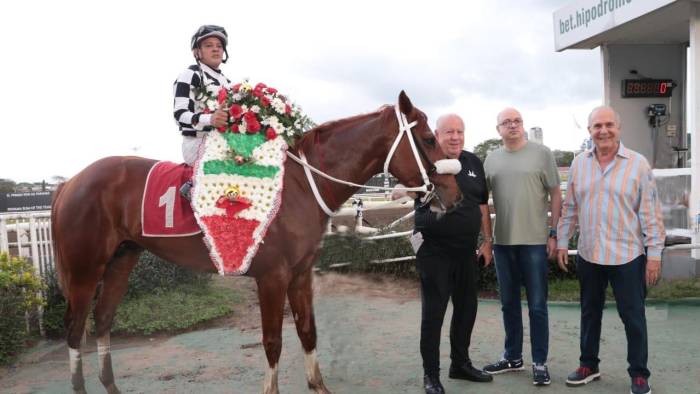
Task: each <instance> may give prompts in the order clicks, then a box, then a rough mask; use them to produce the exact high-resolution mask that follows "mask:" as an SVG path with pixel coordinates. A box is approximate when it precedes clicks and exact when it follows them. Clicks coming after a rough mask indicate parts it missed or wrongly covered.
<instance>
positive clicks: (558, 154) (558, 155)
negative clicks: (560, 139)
mask: <svg viewBox="0 0 700 394" xmlns="http://www.w3.org/2000/svg"><path fill="white" fill-rule="evenodd" d="M552 154H554V160H555V161H556V162H557V167H571V162H572V161H574V152H569V151H566V150H557V149H555V150H554V152H552Z"/></svg>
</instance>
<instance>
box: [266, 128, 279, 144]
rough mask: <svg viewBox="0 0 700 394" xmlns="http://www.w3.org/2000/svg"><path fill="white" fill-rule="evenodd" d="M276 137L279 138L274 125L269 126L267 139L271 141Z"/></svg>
mask: <svg viewBox="0 0 700 394" xmlns="http://www.w3.org/2000/svg"><path fill="white" fill-rule="evenodd" d="M275 138H277V132H276V131H275V129H273V128H272V127H268V128H267V131H265V139H266V140H268V141H269V140H274V139H275Z"/></svg>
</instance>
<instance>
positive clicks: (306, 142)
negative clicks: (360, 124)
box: [292, 104, 393, 152]
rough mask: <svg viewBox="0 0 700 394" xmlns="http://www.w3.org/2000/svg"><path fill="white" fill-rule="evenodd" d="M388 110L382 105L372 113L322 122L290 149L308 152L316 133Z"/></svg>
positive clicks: (387, 105) (386, 105) (388, 106)
mask: <svg viewBox="0 0 700 394" xmlns="http://www.w3.org/2000/svg"><path fill="white" fill-rule="evenodd" d="M389 108H393V106H391V105H389V104H384V105H382V106H381V107H379V108H377V109H376V110H374V111H372V112H365V113H362V114H358V115H354V116H349V117H347V118H341V119H336V120H329V121H327V122H324V123H322V124H320V125H318V126H316V127H314V128H312V129H311V130H309V131H307V132H306V133H304V136H303V137H302V138H301V139H300V140H299V141H297V143H295V144H294V146H293V147H292V148H293V149H295V150H298V149H303V150H304V151H307V152H308V151H309V149H311V147H312V145H313V144H314V137H315V134H316V133H324V132H328V131H330V130H334V129H337V128H339V127H340V126H344V125H346V124H349V123H353V122H356V121H359V120H364V119H365V118H367V117H369V116H373V115H376V114H382V115H385V112H387V109H389Z"/></svg>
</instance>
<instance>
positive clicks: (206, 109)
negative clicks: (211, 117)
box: [202, 108, 211, 114]
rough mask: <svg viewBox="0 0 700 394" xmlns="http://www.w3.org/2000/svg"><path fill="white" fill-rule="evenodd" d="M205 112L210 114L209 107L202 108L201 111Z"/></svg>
mask: <svg viewBox="0 0 700 394" xmlns="http://www.w3.org/2000/svg"><path fill="white" fill-rule="evenodd" d="M202 112H203V113H205V114H210V113H211V110H210V109H209V108H204V111H202Z"/></svg>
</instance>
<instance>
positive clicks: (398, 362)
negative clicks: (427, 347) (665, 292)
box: [0, 274, 700, 394]
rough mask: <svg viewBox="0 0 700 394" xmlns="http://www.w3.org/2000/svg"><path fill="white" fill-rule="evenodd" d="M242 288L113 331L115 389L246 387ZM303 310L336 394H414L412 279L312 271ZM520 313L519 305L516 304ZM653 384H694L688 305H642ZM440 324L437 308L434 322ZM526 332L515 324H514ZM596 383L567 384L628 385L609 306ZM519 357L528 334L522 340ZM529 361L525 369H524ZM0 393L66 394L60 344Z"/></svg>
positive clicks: (92, 385) (488, 341)
mask: <svg viewBox="0 0 700 394" xmlns="http://www.w3.org/2000/svg"><path fill="white" fill-rule="evenodd" d="M226 281H227V282H226V283H227V284H228V285H231V286H235V287H236V288H238V289H241V290H242V293H243V295H244V300H243V302H242V303H241V304H240V306H239V307H238V308H237V310H236V314H235V315H234V317H231V318H227V319H223V320H220V321H218V322H216V323H215V324H214V325H213V327H211V328H209V329H206V330H198V331H193V332H189V333H184V334H180V335H174V336H154V337H145V338H144V337H136V338H134V337H132V338H115V339H114V340H113V359H114V364H115V374H116V379H117V383H118V385H119V387H120V388H121V389H122V391H123V392H134V393H192V392H197V393H256V392H260V389H261V384H262V380H263V376H264V366H265V364H266V362H265V357H264V352H263V349H262V346H261V344H260V336H261V333H260V327H259V321H260V320H259V314H258V311H257V303H256V301H255V294H254V288H255V285H254V282H252V281H250V280H249V279H245V278H234V279H226ZM315 291H316V294H317V297H316V302H315V310H316V317H317V326H318V332H319V340H318V349H319V350H318V352H319V361H320V363H321V371H322V373H323V375H324V378H325V381H326V383H327V385H328V387H329V388H330V389H331V390H334V392H338V393H404V392H409V393H420V392H421V387H420V382H421V367H420V365H421V364H420V356H419V353H418V337H419V320H420V301H419V291H418V288H417V285H416V283H415V282H412V281H404V280H387V279H382V278H380V277H367V276H343V275H337V274H327V275H323V276H317V277H316V280H315ZM524 314H525V321H526V322H527V315H526V314H527V309H524ZM578 319H579V309H578V307H577V306H575V305H568V306H567V305H552V306H550V332H551V339H550V359H549V364H550V370H551V373H552V376H553V380H554V381H553V383H552V387H550V388H547V389H545V390H549V391H551V392H552V393H559V392H568V390H569V389H567V388H566V387H565V386H564V384H563V379H564V377H565V376H566V374H567V373H568V372H570V370H571V369H572V368H574V367H576V366H577V361H576V360H577V358H578V354H577V353H578ZM647 319H648V321H649V332H650V360H649V365H650V369H651V370H652V374H653V375H652V381H651V382H652V385H653V386H654V393H700V389H699V388H700V370H699V369H698V367H697V364H696V363H697V360H698V359H699V358H700V334H698V330H697V327H698V326H700V307H698V306H692V305H685V306H684V305H679V306H668V305H657V306H650V307H648V308H647ZM448 321H449V311H448V316H446V322H448ZM501 327H502V326H501V318H500V306H499V305H498V304H497V303H496V302H494V301H480V305H479V315H478V319H477V324H476V327H475V331H474V334H473V337H472V338H473V340H472V348H471V356H472V359H473V361H474V362H475V363H476V364H477V365H483V364H485V363H487V362H490V361H493V360H494V359H495V358H496V357H497V356H498V355H499V354H500V351H501V349H502V341H503V333H502V328H501ZM526 332H527V331H526ZM447 337H448V325H445V326H444V331H443V342H442V343H443V346H442V347H441V351H442V358H441V361H442V363H443V368H446V367H447V366H448V365H449V356H448V353H449V346H448V339H447ZM603 337H604V339H603V342H602V344H601V359H603V363H602V364H601V369H602V373H603V379H602V381H600V382H596V383H594V384H590V385H588V387H583V388H580V389H577V390H575V391H576V393H577V394H579V393H600V392H610V393H613V392H615V393H624V392H629V380H628V378H627V375H626V371H625V368H626V362H625V353H626V349H625V339H624V330H623V327H622V324H621V322H620V320H619V318H618V317H617V314H616V312H615V310H614V308H612V309H611V308H608V312H607V314H606V317H605V318H604V323H603ZM283 340H284V345H283V351H282V358H281V361H280V372H279V374H280V375H279V380H280V388H281V391H282V392H283V393H307V392H308V391H307V390H306V384H305V381H304V372H303V370H304V367H303V357H302V352H301V348H300V345H299V341H298V339H297V338H296V332H295V330H294V326H293V321H292V319H291V316H286V317H285V324H284V331H283ZM525 341H526V344H525V355H526V356H525V358H526V360H529V346H528V344H527V342H528V341H529V337H528V336H527V335H526V337H525ZM88 345H89V346H88V348H87V351H88V352H89V353H88V354H85V356H84V361H83V362H84V366H85V372H86V380H87V389H88V391H89V392H92V393H100V392H104V390H103V389H102V387H101V385H100V383H99V381H98V379H97V375H96V367H97V355H96V354H95V353H94V352H93V351H94V344H93V343H92V341H90V342H89V343H88ZM528 368H529V367H528ZM443 383H444V384H445V386H446V388H447V390H448V392H466V391H469V392H480V393H511V392H518V393H536V392H537V393H539V392H540V390H538V389H536V388H534V387H533V386H532V384H531V380H530V373H529V372H528V371H527V370H526V372H523V373H514V374H509V375H507V376H498V377H497V378H496V381H495V382H494V383H490V384H476V383H469V382H462V381H454V380H450V379H448V378H447V376H446V373H444V372H443ZM0 388H1V389H0V391H2V392H3V393H4V392H11V393H34V392H36V393H68V392H70V384H69V367H68V360H67V351H66V348H65V345H64V344H63V343H61V342H49V343H43V344H40V345H39V346H37V347H36V348H34V349H33V351H32V352H30V353H29V354H28V355H27V356H26V357H24V358H23V360H22V362H21V363H20V364H19V365H17V366H16V367H15V368H12V369H9V370H4V371H3V372H2V374H1V375H0Z"/></svg>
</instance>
